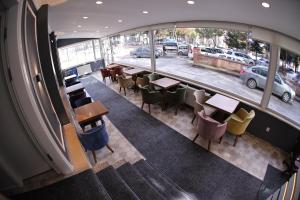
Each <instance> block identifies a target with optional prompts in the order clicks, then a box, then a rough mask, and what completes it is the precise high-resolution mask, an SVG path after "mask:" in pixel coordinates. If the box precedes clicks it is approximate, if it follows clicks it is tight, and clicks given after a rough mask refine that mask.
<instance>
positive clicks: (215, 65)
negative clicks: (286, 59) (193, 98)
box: [154, 27, 270, 104]
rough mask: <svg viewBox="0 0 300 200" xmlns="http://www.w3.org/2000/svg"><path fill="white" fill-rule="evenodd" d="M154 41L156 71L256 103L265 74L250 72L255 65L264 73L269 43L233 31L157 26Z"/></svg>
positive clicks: (247, 34) (266, 70)
mask: <svg viewBox="0 0 300 200" xmlns="http://www.w3.org/2000/svg"><path fill="white" fill-rule="evenodd" d="M154 42H155V46H156V49H158V50H159V51H160V52H162V53H161V54H160V56H158V57H157V59H156V69H157V71H160V72H165V73H169V74H173V75H176V76H180V77H184V78H187V79H191V80H193V81H196V82H199V83H201V84H204V85H206V86H208V87H211V88H215V89H218V90H222V91H225V92H228V93H230V94H233V95H236V96H239V97H242V98H244V99H248V100H250V101H252V102H254V103H257V104H259V103H260V102H261V98H262V96H263V89H264V88H265V83H266V77H262V76H258V75H257V74H255V73H253V72H252V67H253V66H254V65H256V64H259V66H258V67H257V68H262V69H264V70H265V72H266V73H267V72H268V67H269V65H268V63H266V62H259V61H258V60H259V59H265V60H268V59H269V56H270V53H269V45H268V44H266V43H263V42H261V41H257V40H254V39H253V38H251V34H250V33H247V32H241V31H237V30H224V29H216V28H178V27H177V28H176V27H170V28H167V29H159V30H156V31H155V32H154Z"/></svg>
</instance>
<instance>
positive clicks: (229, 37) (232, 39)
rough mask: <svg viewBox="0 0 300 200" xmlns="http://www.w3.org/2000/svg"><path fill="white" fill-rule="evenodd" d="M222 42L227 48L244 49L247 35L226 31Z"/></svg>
mask: <svg viewBox="0 0 300 200" xmlns="http://www.w3.org/2000/svg"><path fill="white" fill-rule="evenodd" d="M224 42H225V43H226V44H227V46H228V47H229V48H236V49H245V48H246V46H247V34H246V33H242V32H239V31H228V32H227V33H226V36H225V41H224Z"/></svg>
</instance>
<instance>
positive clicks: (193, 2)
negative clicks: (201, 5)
mask: <svg viewBox="0 0 300 200" xmlns="http://www.w3.org/2000/svg"><path fill="white" fill-rule="evenodd" d="M186 2H187V4H189V5H194V4H195V1H186Z"/></svg>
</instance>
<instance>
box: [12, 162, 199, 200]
mask: <svg viewBox="0 0 300 200" xmlns="http://www.w3.org/2000/svg"><path fill="white" fill-rule="evenodd" d="M11 198H12V199H22V200H27V199H28V200H29V199H30V200H35V199H43V200H50V199H51V200H52V199H56V200H60V199H62V200H63V199H72V200H96V199H99V200H100V199H101V200H102V199H103V200H154V199H155V200H168V199H170V200H171V199H172V200H174V199H182V200H183V199H189V200H191V199H193V198H191V197H190V196H189V195H188V194H187V193H186V192H185V191H184V190H183V189H181V188H180V187H179V186H177V185H176V184H175V183H174V182H172V181H171V180H170V179H168V178H167V177H166V176H164V175H163V174H161V173H159V172H158V170H157V169H154V168H153V167H152V166H150V165H149V164H148V163H147V162H146V161H145V160H140V161H138V162H137V163H135V164H133V165H131V164H130V163H125V164H123V165H122V166H120V167H119V168H117V169H115V168H113V167H112V166H109V167H107V168H105V169H103V170H101V171H100V172H98V173H97V174H95V173H94V172H93V171H92V170H91V169H90V170H86V171H85V172H82V173H80V174H78V175H75V176H72V177H70V178H67V179H65V180H63V181H60V182H57V183H55V184H52V185H49V186H46V187H43V188H40V189H37V190H34V191H30V192H27V193H23V194H20V195H17V196H14V197H11Z"/></svg>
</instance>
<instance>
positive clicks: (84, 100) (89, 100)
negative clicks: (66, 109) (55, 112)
mask: <svg viewBox="0 0 300 200" xmlns="http://www.w3.org/2000/svg"><path fill="white" fill-rule="evenodd" d="M89 103H92V98H91V97H84V98H81V99H77V100H76V101H75V105H76V107H79V106H83V105H86V104H89Z"/></svg>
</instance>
